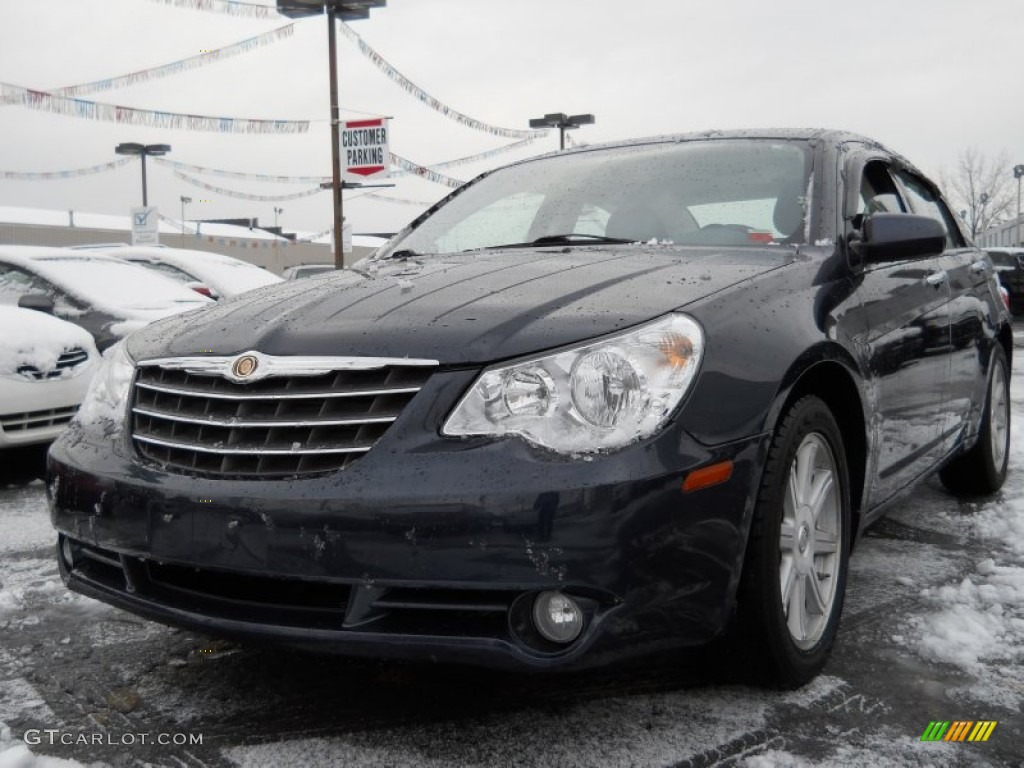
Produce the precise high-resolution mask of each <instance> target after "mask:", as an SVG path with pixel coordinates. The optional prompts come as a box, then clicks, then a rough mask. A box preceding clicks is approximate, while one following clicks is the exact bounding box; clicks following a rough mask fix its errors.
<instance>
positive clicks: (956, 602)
mask: <svg viewBox="0 0 1024 768" xmlns="http://www.w3.org/2000/svg"><path fill="white" fill-rule="evenodd" d="M921 594H922V596H924V597H934V598H936V599H937V600H938V601H939V602H940V603H941V604H943V605H945V606H947V607H946V609H945V610H943V611H941V612H939V613H935V614H932V615H930V616H927V617H925V618H923V619H922V620H921V621H920V624H921V630H922V637H921V639H920V641H919V643H918V650H919V651H920V652H921V654H922V655H923V656H924V657H925V658H928V659H930V660H932V661H942V662H946V663H949V664H955V665H956V666H958V667H961V668H963V669H965V670H967V671H970V672H981V671H982V666H983V664H982V661H983V660H984V661H989V662H991V661H993V660H1001V661H1005V662H1007V663H1010V664H1018V663H1020V662H1021V661H1024V568H1020V567H1016V566H999V565H996V564H995V561H994V560H992V559H987V560H983V561H982V562H980V563H979V564H978V567H977V570H976V571H975V573H973V574H971V575H970V576H968V577H966V578H965V579H964V580H963V581H961V582H960V584H959V585H958V586H955V587H952V586H945V587H940V588H939V589H937V590H936V589H933V590H929V589H924V590H922V592H921Z"/></svg>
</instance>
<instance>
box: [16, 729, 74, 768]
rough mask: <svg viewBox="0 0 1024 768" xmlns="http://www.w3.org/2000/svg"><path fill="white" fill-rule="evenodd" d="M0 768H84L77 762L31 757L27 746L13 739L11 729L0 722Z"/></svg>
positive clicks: (38, 756) (56, 758)
mask: <svg viewBox="0 0 1024 768" xmlns="http://www.w3.org/2000/svg"><path fill="white" fill-rule="evenodd" d="M0 768H84V766H82V764H81V763H80V762H78V761H77V760H63V759H61V758H59V757H45V756H43V755H33V754H32V752H31V750H29V748H28V746H26V745H25V744H24V743H22V742H21V741H20V740H18V739H16V738H14V736H13V735H12V734H11V729H10V728H8V727H7V725H6V724H5V723H3V722H0Z"/></svg>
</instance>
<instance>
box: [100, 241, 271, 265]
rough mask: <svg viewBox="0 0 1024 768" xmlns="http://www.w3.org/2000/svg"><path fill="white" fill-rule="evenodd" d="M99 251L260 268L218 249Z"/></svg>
mask: <svg viewBox="0 0 1024 768" xmlns="http://www.w3.org/2000/svg"><path fill="white" fill-rule="evenodd" d="M81 250H82V251H91V250H93V248H92V247H91V246H90V247H87V248H83V249H81ZM96 250H99V251H106V252H107V253H110V254H111V255H112V256H113V257H114V258H121V259H124V258H125V257H129V256H130V257H142V258H146V259H149V260H150V261H165V262H167V263H168V264H181V265H188V264H199V263H202V264H228V265H238V264H244V265H245V266H247V267H253V268H255V269H259V267H258V266H256V265H255V264H252V263H250V262H248V261H243V260H242V259H236V258H235V257H234V256H227V255H225V254H223V253H217V252H216V251H193V250H189V249H187V248H168V247H167V246H163V245H113V246H102V247H99V248H97V249H96Z"/></svg>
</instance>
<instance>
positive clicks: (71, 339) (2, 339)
mask: <svg viewBox="0 0 1024 768" xmlns="http://www.w3.org/2000/svg"><path fill="white" fill-rule="evenodd" d="M0 328H3V329H4V333H3V335H0V375H4V374H9V373H14V372H16V371H17V370H18V368H20V367H21V366H23V365H31V366H33V367H35V368H38V369H39V370H41V371H51V370H53V369H54V368H55V367H56V365H57V358H59V357H60V356H61V355H62V354H63V353H64V352H67V351H68V350H71V349H74V348H75V347H80V348H82V349H84V350H86V351H87V352H88V353H89V354H90V355H92V356H96V355H98V354H99V353H98V352H97V351H96V346H95V344H94V343H93V340H92V336H91V335H90V334H89V332H88V331H87V330H85V329H84V328H80V327H78V326H77V325H73V324H71V323H68V322H65V321H64V320H61V319H59V318H56V317H54V316H53V315H48V314H46V313H45V312H37V311H35V310H33V309H22V308H21V307H8V306H0Z"/></svg>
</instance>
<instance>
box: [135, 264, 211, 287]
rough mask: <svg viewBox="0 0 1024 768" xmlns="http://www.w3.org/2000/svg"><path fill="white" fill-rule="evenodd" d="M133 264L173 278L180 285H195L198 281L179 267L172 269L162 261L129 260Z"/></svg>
mask: <svg viewBox="0 0 1024 768" xmlns="http://www.w3.org/2000/svg"><path fill="white" fill-rule="evenodd" d="M128 261H130V262H131V263H132V264H138V265H139V266H140V267H147V268H149V269H152V270H154V271H156V272H162V273H163V274H165V275H167V276H168V277H173V278H174V279H175V280H177V281H178V282H179V283H194V282H196V279H195V278H194V277H192V275H190V274H189V273H188V272H183V271H182V270H180V269H178V268H177V267H172V266H171V265H170V264H164V263H163V262H160V261H145V260H140V261H136V260H135V259H128Z"/></svg>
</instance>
